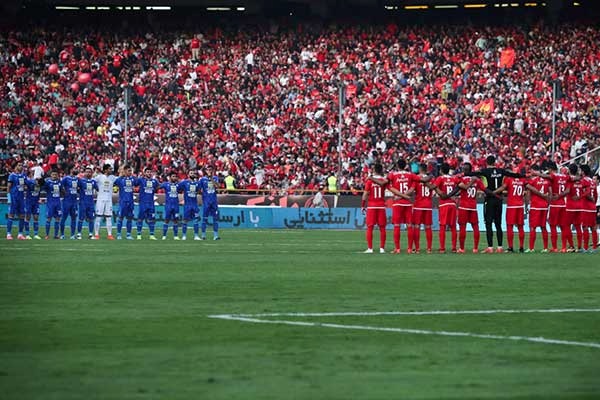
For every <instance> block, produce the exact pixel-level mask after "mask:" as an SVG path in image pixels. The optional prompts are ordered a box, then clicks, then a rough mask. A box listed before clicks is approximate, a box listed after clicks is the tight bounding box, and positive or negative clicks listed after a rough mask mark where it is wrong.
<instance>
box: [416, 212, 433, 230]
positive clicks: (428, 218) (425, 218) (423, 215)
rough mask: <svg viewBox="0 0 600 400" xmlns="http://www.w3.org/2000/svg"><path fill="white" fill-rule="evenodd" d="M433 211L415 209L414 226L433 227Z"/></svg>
mask: <svg viewBox="0 0 600 400" xmlns="http://www.w3.org/2000/svg"><path fill="white" fill-rule="evenodd" d="M432 215H433V211H432V210H420V209H418V208H414V209H413V215H412V223H413V225H421V224H422V225H425V226H431V225H432V223H433V216H432Z"/></svg>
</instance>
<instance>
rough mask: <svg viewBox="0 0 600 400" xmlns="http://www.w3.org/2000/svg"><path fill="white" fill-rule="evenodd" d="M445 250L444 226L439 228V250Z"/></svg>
mask: <svg viewBox="0 0 600 400" xmlns="http://www.w3.org/2000/svg"><path fill="white" fill-rule="evenodd" d="M445 248H446V226H445V225H444V226H440V250H444V249H445Z"/></svg>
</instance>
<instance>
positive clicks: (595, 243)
mask: <svg viewBox="0 0 600 400" xmlns="http://www.w3.org/2000/svg"><path fill="white" fill-rule="evenodd" d="M596 248H598V231H596V230H594V229H592V249H596Z"/></svg>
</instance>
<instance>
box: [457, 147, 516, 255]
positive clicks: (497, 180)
mask: <svg viewBox="0 0 600 400" xmlns="http://www.w3.org/2000/svg"><path fill="white" fill-rule="evenodd" d="M485 163H486V165H487V167H486V168H484V169H482V170H480V171H474V172H472V173H468V174H465V175H475V176H479V177H484V178H485V180H486V181H487V189H486V191H485V203H484V208H483V215H484V219H485V234H486V237H487V243H488V248H487V249H486V250H485V252H486V253H491V252H493V251H494V231H493V229H492V223H493V224H494V225H496V236H497V239H498V250H497V252H498V253H501V252H502V240H503V237H504V235H503V233H502V197H501V196H498V195H496V194H494V190H496V189H498V188H499V187H500V186H502V180H503V179H504V177H505V176H508V177H511V178H524V177H525V175H521V174H516V173H514V172H511V171H507V170H506V169H504V168H496V167H495V165H496V157H494V156H488V157H487V158H486V159H485Z"/></svg>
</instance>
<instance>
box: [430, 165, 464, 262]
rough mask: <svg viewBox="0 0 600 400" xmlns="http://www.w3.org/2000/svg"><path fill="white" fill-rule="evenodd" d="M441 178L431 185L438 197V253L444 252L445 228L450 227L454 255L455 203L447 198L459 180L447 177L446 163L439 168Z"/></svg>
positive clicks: (448, 167) (448, 171)
mask: <svg viewBox="0 0 600 400" xmlns="http://www.w3.org/2000/svg"><path fill="white" fill-rule="evenodd" d="M440 172H441V173H442V175H441V176H438V177H437V178H436V179H435V181H434V182H433V184H434V185H435V186H436V192H437V194H438V195H439V196H440V205H439V220H440V232H439V233H440V253H445V252H446V227H450V232H451V234H452V252H453V253H456V202H455V201H454V199H452V198H449V197H448V195H451V194H452V193H453V192H454V190H455V189H456V187H457V186H458V183H459V179H458V178H457V177H455V176H451V175H449V173H450V166H449V165H448V164H446V163H444V164H442V165H441V167H440Z"/></svg>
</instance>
